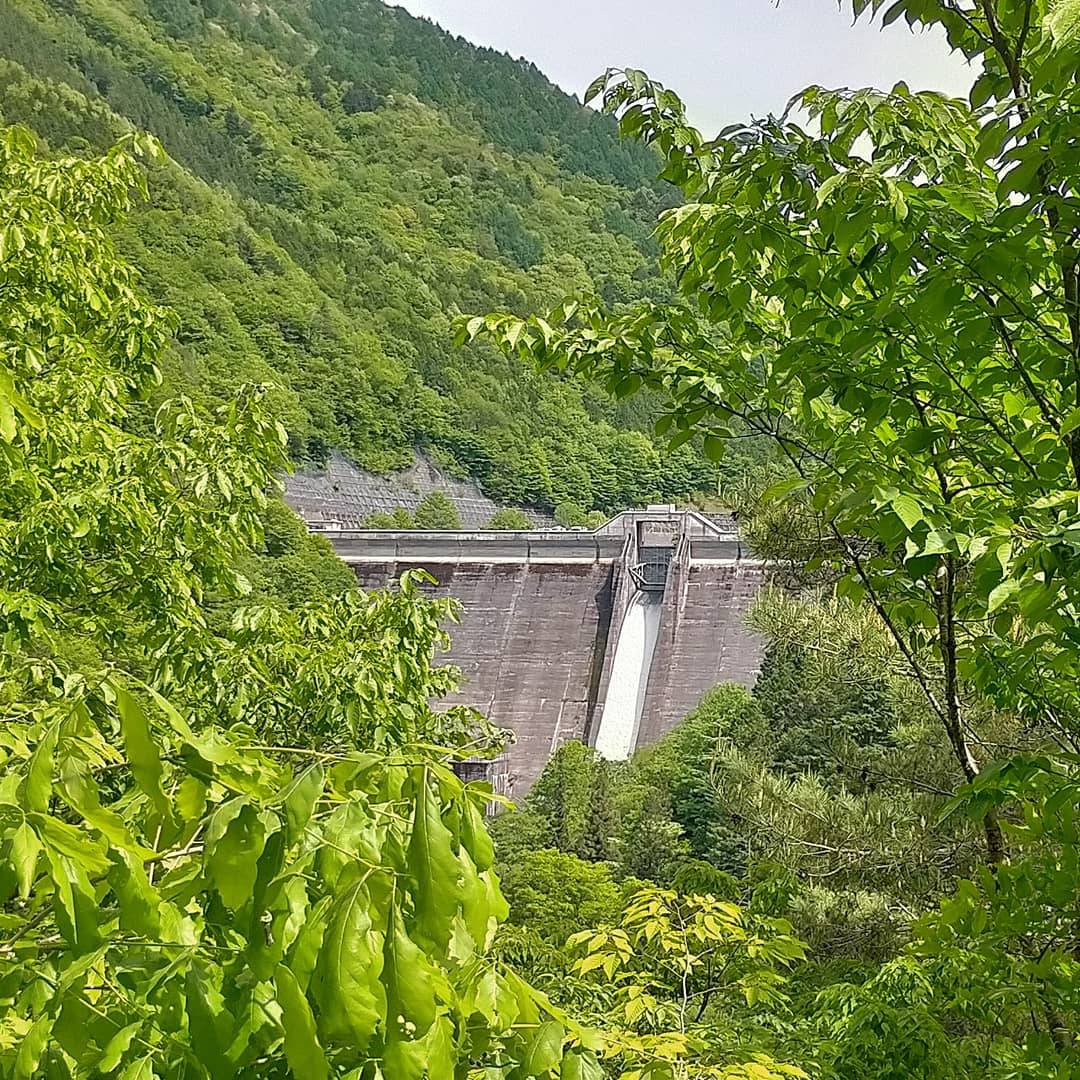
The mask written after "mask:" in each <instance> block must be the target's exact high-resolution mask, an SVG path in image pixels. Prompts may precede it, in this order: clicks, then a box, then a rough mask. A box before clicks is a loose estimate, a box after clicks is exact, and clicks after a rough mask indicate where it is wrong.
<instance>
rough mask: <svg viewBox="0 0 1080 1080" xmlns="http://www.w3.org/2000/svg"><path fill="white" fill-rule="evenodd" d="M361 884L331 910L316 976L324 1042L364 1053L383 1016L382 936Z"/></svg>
mask: <svg viewBox="0 0 1080 1080" xmlns="http://www.w3.org/2000/svg"><path fill="white" fill-rule="evenodd" d="M369 905H370V898H369V896H368V893H367V890H366V889H365V888H364V886H363V884H362V883H359V882H358V883H357V884H355V885H353V886H351V887H350V888H349V889H348V891H346V892H345V893H344V895H342V896H341V897H339V898H338V899H337V900H336V901H335V904H334V907H333V909H332V911H331V914H330V918H329V925H328V926H327V928H326V933H325V934H324V935H323V940H322V948H321V949H320V950H319V960H318V967H317V968H316V971H315V986H316V998H317V1001H318V1003H319V1023H320V1025H321V1028H322V1030H323V1032H324V1034H325V1036H326V1039H327V1041H328V1042H329V1041H336V1042H346V1041H348V1042H351V1043H353V1044H355V1045H356V1046H357V1048H358V1049H359V1050H364V1049H365V1048H366V1047H367V1045H368V1043H369V1042H370V1041H371V1038H372V1036H373V1035H374V1034H375V1031H376V1028H377V1027H378V1024H379V1021H380V1020H381V1019H382V1017H383V1015H384V1014H385V1012H386V991H385V990H384V988H383V985H382V981H381V978H380V977H381V975H382V963H383V950H382V932H381V931H379V930H376V929H375V928H374V927H373V925H372V921H371V915H370V913H369V911H368V907H369Z"/></svg>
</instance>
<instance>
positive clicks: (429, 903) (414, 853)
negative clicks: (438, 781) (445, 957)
mask: <svg viewBox="0 0 1080 1080" xmlns="http://www.w3.org/2000/svg"><path fill="white" fill-rule="evenodd" d="M412 783H413V798H414V799H415V811H414V813H413V825H412V836H411V838H410V840H409V849H408V855H407V861H408V868H409V875H410V877H411V878H412V882H413V889H414V897H415V908H414V915H413V929H414V932H415V933H416V936H417V940H419V941H421V942H424V943H426V944H429V945H430V946H431V947H432V948H433V949H435V950H436V951H437V952H438V953H439V954H443V953H445V951H446V947H447V944H448V942H449V940H450V930H451V920H452V919H453V917H454V915H455V913H456V912H457V910H458V906H459V903H460V897H461V884H460V866H459V864H458V861H457V859H456V858H455V857H454V852H453V850H452V847H451V836H450V830H449V829H447V827H446V826H445V825H444V824H443V821H442V817H441V816H440V813H439V803H438V800H437V799H436V797H435V792H434V785H433V784H432V783H431V782H430V780H429V777H428V770H427V768H426V767H424V766H422V765H421V766H417V767H416V768H415V769H414V770H413V772H412Z"/></svg>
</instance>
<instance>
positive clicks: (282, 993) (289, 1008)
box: [274, 967, 330, 1080]
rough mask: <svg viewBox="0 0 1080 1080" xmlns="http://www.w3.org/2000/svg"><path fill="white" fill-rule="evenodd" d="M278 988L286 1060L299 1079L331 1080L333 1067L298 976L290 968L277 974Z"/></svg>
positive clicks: (276, 985) (280, 968) (278, 970)
mask: <svg viewBox="0 0 1080 1080" xmlns="http://www.w3.org/2000/svg"><path fill="white" fill-rule="evenodd" d="M274 987H275V990H276V992H277V1001H278V1004H279V1005H280V1006H281V1026H282V1027H283V1028H284V1030H285V1057H286V1060H287V1061H288V1062H289V1068H290V1069H291V1070H292V1074H293V1076H295V1077H296V1080H327V1077H328V1076H329V1075H330V1066H329V1064H328V1063H327V1061H326V1055H325V1054H324V1053H323V1049H322V1047H321V1046H320V1045H319V1040H318V1038H317V1037H316V1034H315V1021H314V1019H313V1017H312V1015H311V1007H310V1006H309V1005H308V1002H307V998H305V997H304V994H303V992H302V991H301V989H300V986H299V984H298V983H297V981H296V976H295V975H294V974H293V973H292V972H291V971H290V970H289V969H288V968H287V967H279V968H278V969H277V971H275V972H274Z"/></svg>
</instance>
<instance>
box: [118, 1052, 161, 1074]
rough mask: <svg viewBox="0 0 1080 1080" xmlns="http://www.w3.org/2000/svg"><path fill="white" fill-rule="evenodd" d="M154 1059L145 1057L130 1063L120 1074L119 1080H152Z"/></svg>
mask: <svg viewBox="0 0 1080 1080" xmlns="http://www.w3.org/2000/svg"><path fill="white" fill-rule="evenodd" d="M156 1076H157V1073H155V1072H154V1059H153V1058H152V1057H150V1056H149V1055H147V1056H146V1057H141V1058H139V1059H138V1060H136V1061H133V1062H131V1063H130V1064H129V1065H128V1066H127V1067H126V1068H125V1069H124V1071H123V1072H122V1073H121V1074H120V1080H154V1078H155V1077H156Z"/></svg>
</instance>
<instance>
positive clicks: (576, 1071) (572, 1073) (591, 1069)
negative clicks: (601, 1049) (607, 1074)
mask: <svg viewBox="0 0 1080 1080" xmlns="http://www.w3.org/2000/svg"><path fill="white" fill-rule="evenodd" d="M559 1078H560V1080H604V1069H603V1067H602V1066H601V1064H600V1062H598V1061H597V1060H596V1055H595V1054H591V1053H587V1052H586V1053H574V1052H571V1053H568V1054H566V1055H565V1057H563V1059H562V1065H561V1067H560V1069H559Z"/></svg>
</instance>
